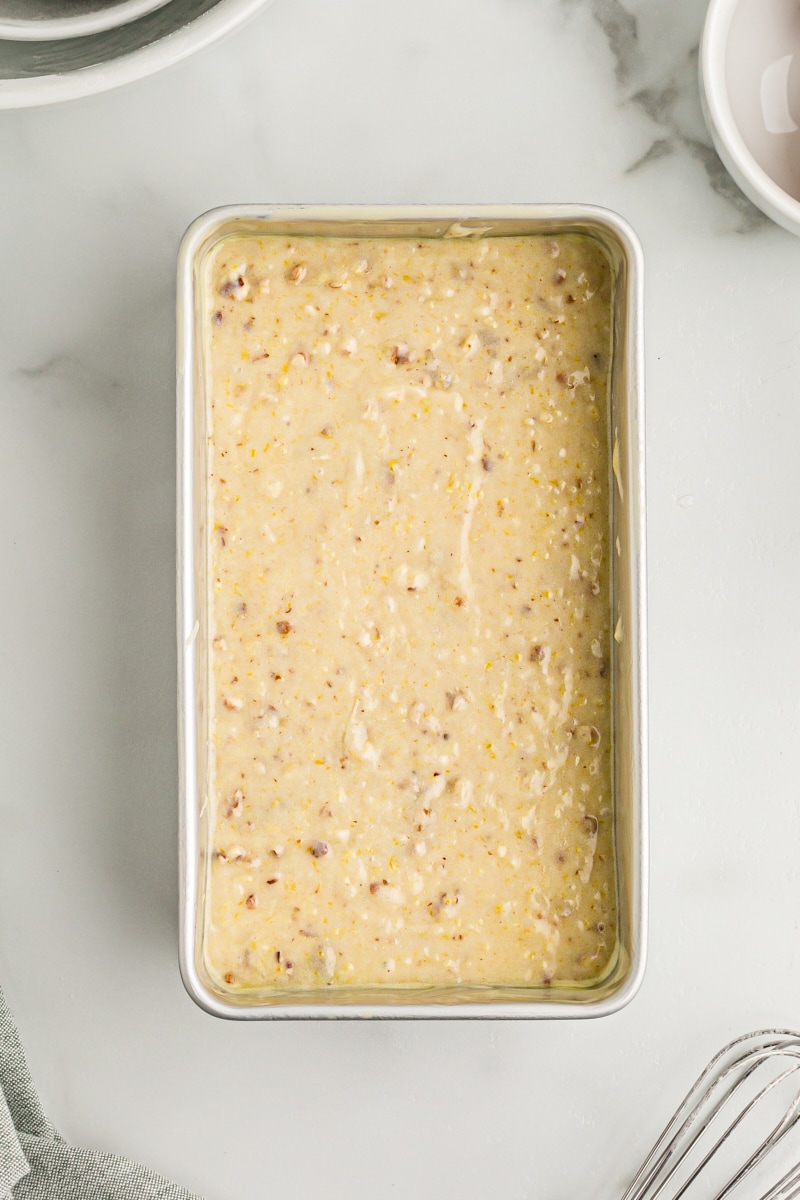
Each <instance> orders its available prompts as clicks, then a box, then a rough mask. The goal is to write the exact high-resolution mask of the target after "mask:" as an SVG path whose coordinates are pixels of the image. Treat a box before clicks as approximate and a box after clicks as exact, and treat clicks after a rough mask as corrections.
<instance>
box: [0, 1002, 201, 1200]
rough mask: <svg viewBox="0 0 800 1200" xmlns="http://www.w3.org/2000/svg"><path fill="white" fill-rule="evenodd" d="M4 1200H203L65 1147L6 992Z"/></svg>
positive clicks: (0, 1012) (142, 1170)
mask: <svg viewBox="0 0 800 1200" xmlns="http://www.w3.org/2000/svg"><path fill="white" fill-rule="evenodd" d="M0 1200H200V1198H199V1196H195V1195H194V1194H193V1193H192V1192H187V1191H186V1189H185V1188H182V1187H178V1186H177V1185H176V1184H174V1183H170V1181H169V1180H168V1179H164V1177H163V1175H156V1174H155V1173H154V1172H153V1171H150V1170H148V1168H147V1167H142V1166H139V1164H138V1163H134V1162H131V1161H130V1159H128V1158H121V1157H120V1156H119V1155H117V1154H102V1153H100V1151H98V1150H81V1149H79V1147H77V1146H70V1145H69V1144H68V1143H67V1142H65V1141H64V1139H63V1138H62V1137H61V1135H60V1134H59V1133H58V1132H57V1131H56V1130H55V1129H54V1128H53V1126H52V1125H51V1123H50V1122H49V1121H48V1119H47V1117H46V1116H45V1115H44V1111H43V1109H42V1105H41V1103H40V1101H39V1097H38V1096H37V1094H36V1090H35V1088H34V1086H33V1082H32V1080H31V1077H30V1072H29V1071H28V1064H27V1063H26V1061H25V1052H24V1050H23V1049H22V1043H21V1042H20V1040H19V1033H18V1032H17V1027H16V1025H15V1024H14V1018H13V1017H12V1015H11V1013H10V1011H9V1009H8V1006H7V1005H6V1001H5V997H4V996H3V993H2V990H0Z"/></svg>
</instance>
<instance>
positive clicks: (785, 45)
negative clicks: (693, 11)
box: [700, 0, 800, 234]
mask: <svg viewBox="0 0 800 1200" xmlns="http://www.w3.org/2000/svg"><path fill="white" fill-rule="evenodd" d="M700 85H701V94H702V100H703V108H704V113H705V118H706V122H707V124H708V128H709V131H710V133H711V137H712V139H713V141H714V145H715V147H716V149H717V153H718V154H719V156H720V158H721V159H722V161H723V163H724V164H725V166H726V167H727V169H728V171H729V172H730V174H731V175H732V177H733V178H734V179H735V180H736V182H737V183H738V185H739V187H740V188H741V189H742V191H743V192H744V193H745V195H746V196H748V197H749V198H750V199H751V200H752V201H753V203H754V204H755V205H757V206H758V207H759V208H760V209H761V210H762V212H764V213H766V214H767V216H768V217H771V218H772V220H773V221H777V223H778V224H779V225H782V226H783V227H784V229H788V230H790V231H791V232H792V233H796V234H800V3H798V0H711V3H710V5H709V8H708V15H707V16H706V23H705V28H704V30H703V39H702V42H701V44H700Z"/></svg>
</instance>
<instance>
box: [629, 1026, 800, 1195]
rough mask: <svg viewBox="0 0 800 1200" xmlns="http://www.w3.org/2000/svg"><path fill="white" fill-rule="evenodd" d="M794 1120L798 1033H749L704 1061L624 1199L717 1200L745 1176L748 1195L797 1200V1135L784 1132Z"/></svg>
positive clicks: (799, 1086) (799, 1071)
mask: <svg viewBox="0 0 800 1200" xmlns="http://www.w3.org/2000/svg"><path fill="white" fill-rule="evenodd" d="M799 1121H800V1034H798V1033H792V1032H791V1031H789V1030H784V1029H766V1030H762V1031H761V1032H759V1033H748V1034H746V1035H745V1036H744V1037H740V1038H737V1039H736V1041H735V1042H731V1043H730V1045H728V1046H726V1047H725V1049H724V1050H721V1051H720V1052H719V1054H717V1055H716V1057H715V1058H713V1059H712V1060H711V1062H710V1063H709V1064H708V1066H707V1067H706V1069H705V1070H704V1071H703V1073H702V1075H701V1076H700V1078H699V1079H698V1080H697V1082H696V1083H695V1085H694V1087H692V1089H691V1091H690V1092H689V1094H688V1095H687V1097H686V1099H685V1100H684V1101H683V1103H682V1105H681V1106H680V1108H679V1109H678V1111H677V1112H676V1113H675V1116H674V1117H673V1118H672V1120H671V1121H670V1122H669V1124H668V1125H667V1127H666V1129H665V1130H664V1132H663V1133H662V1134H661V1137H660V1138H659V1139H658V1141H657V1142H656V1144H655V1146H654V1147H653V1149H652V1150H651V1152H650V1154H649V1155H648V1156H647V1158H646V1159H645V1161H644V1163H643V1164H642V1166H641V1168H640V1169H639V1173H638V1174H637V1176H636V1178H635V1179H634V1181H633V1183H631V1185H630V1187H629V1188H628V1190H627V1191H626V1192H625V1195H624V1197H623V1200H657V1197H661V1198H663V1200H679V1198H680V1197H682V1196H685V1195H687V1193H689V1194H690V1195H691V1197H696V1196H708V1197H713V1200H722V1198H723V1197H725V1196H728V1195H729V1194H730V1193H731V1192H732V1191H733V1189H734V1188H736V1187H738V1186H739V1185H740V1184H741V1183H742V1182H743V1181H744V1180H745V1179H747V1178H748V1177H749V1176H752V1178H751V1185H750V1186H749V1187H748V1189H747V1193H746V1194H747V1197H748V1200H750V1198H751V1197H759V1200H794V1198H795V1197H800V1138H789V1137H788V1136H787V1135H789V1134H790V1133H791V1132H792V1130H794V1129H795V1126H796V1125H797V1124H798V1122H799ZM779 1147H780V1150H779V1149H778V1148H779ZM767 1160H769V1161H767ZM690 1189H691V1192H690ZM742 1195H744V1193H742Z"/></svg>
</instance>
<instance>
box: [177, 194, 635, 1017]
mask: <svg viewBox="0 0 800 1200" xmlns="http://www.w3.org/2000/svg"><path fill="white" fill-rule="evenodd" d="M566 233H573V234H584V235H587V236H589V237H593V238H596V239H597V240H598V241H599V242H600V243H601V244H602V246H603V247H604V248H605V251H606V253H607V255H608V257H609V260H610V262H611V267H612V276H613V284H614V288H613V300H612V304H613V314H612V365H611V374H610V389H611V413H610V421H611V431H610V432H611V437H610V443H611V445H612V446H613V447H614V456H613V457H614V462H613V478H612V463H609V480H610V484H609V486H610V487H611V488H612V504H611V522H612V528H611V545H612V547H614V546H616V552H613V551H612V561H613V578H612V588H611V593H612V604H613V610H614V611H613V617H612V620H613V624H614V625H615V626H616V629H617V637H616V638H615V640H614V641H613V662H612V703H613V729H614V746H613V778H614V810H615V850H616V870H617V888H618V904H619V928H618V949H617V953H616V954H615V956H614V958H613V959H612V962H611V964H610V966H609V969H608V970H607V972H606V973H605V975H604V976H603V978H601V979H599V980H597V981H594V982H592V983H591V984H590V985H582V986H580V987H579V986H569V985H558V986H552V987H542V986H538V987H531V986H528V987H507V986H503V987H492V986H482V987H466V986H463V985H454V986H451V987H439V988H429V987H426V988H397V987H395V988H392V987H389V986H380V987H374V988H371V989H363V988H362V989H355V988H352V989H343V988H337V989H316V990H314V991H306V992H295V993H284V992H270V993H259V994H258V995H257V997H255V998H254V997H252V996H248V995H247V994H242V995H241V996H236V997H232V996H230V995H229V994H227V993H224V992H221V991H220V990H219V989H218V988H217V987H216V985H215V984H214V981H213V980H212V979H211V978H210V976H209V974H208V972H207V970H206V969H205V966H204V963H203V960H202V933H203V923H204V920H205V884H206V878H207V868H208V847H209V832H210V831H209V808H210V806H209V804H208V803H207V767H208V745H209V730H208V721H209V710H208V703H207V697H208V679H209V673H208V636H207V629H208V604H207V553H206V475H207V472H206V447H207V424H208V421H207V414H208V397H207V396H206V389H205V345H204V339H203V330H204V328H205V327H206V326H205V313H204V303H205V302H204V282H205V264H206V261H207V256H208V254H209V252H210V251H211V250H212V249H213V247H214V246H215V245H216V244H217V243H218V242H219V241H220V240H221V239H222V238H226V237H229V236H230V235H232V234H244V235H268V234H284V235H290V236H293V237H299V236H303V235H316V236H329V237H330V236H341V237H370V238H376V237H391V238H404V237H409V238H419V237H425V238H431V237H442V236H444V235H445V234H449V235H450V236H453V235H454V234H456V235H458V236H478V235H480V236H486V237H502V236H524V235H533V234H551V235H552V234H566ZM177 359H178V362H177V387H178V422H177V431H178V489H177V520H178V542H177V545H178V550H177V554H178V560H177V592H178V631H177V632H178V745H179V759H180V887H181V906H180V966H181V973H182V976H183V980H184V983H185V985H186V988H187V990H188V992H189V994H190V995H191V996H192V998H193V999H194V1000H195V1001H196V1002H197V1003H198V1004H199V1005H200V1006H201V1007H202V1008H204V1009H205V1010H206V1011H207V1012H209V1013H212V1014H214V1015H216V1016H221V1017H232V1018H236V1019H240V1020H242V1019H244V1020H254V1019H255V1020H258V1019H262V1020H263V1019H265V1018H276V1017H282V1018H287V1017H290V1018H309V1017H337V1018H340V1017H384V1018H385V1017H405V1018H425V1017H442V1018H454V1017H459V1018H464V1017H494V1018H509V1017H517V1018H519V1017H524V1018H543V1017H550V1018H552V1017H559V1018H561V1017H593V1016H603V1015H606V1014H608V1013H612V1012H614V1011H616V1010H617V1009H619V1008H621V1007H622V1006H623V1005H625V1004H627V1003H628V1001H629V1000H630V999H631V998H632V997H633V996H634V994H635V993H636V991H637V989H638V987H639V985H640V983H641V980H642V976H643V972H644V964H645V948H646V933H647V744H646V735H647V704H646V702H647V687H646V621H645V584H646V572H645V519H644V505H645V489H644V399H643V379H642V373H643V372H642V263H641V249H640V246H639V243H638V241H637V239H636V236H635V235H634V234H633V232H632V231H631V229H630V228H629V226H628V225H627V224H626V222H625V221H623V220H622V219H621V218H620V217H618V216H617V215H615V214H614V213H611V212H608V211H606V210H604V209H600V208H594V207H591V206H588V205H498V206H478V207H464V206H457V205H453V206H434V205H431V206H415V207H394V206H387V207H375V206H362V205H353V206H305V205H292V206H276V207H270V206H268V205H263V206H261V205H241V206H236V207H230V208H223V209H217V210H215V211H213V212H210V213H207V214H206V215H205V216H202V217H200V218H198V220H196V221H195V222H194V223H193V224H192V225H191V226H190V228H189V229H188V231H187V233H186V235H185V236H184V239H183V242H182V244H181V248H180V256H179V262H178V346H177Z"/></svg>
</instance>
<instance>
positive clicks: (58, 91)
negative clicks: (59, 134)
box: [0, 0, 274, 109]
mask: <svg viewBox="0 0 800 1200" xmlns="http://www.w3.org/2000/svg"><path fill="white" fill-rule="evenodd" d="M272 3H274V0H219V3H218V4H217V5H216V6H215V7H214V8H211V9H209V10H208V11H207V12H204V13H201V15H200V16H199V17H196V18H195V19H194V20H190V21H188V22H187V24H186V25H184V26H182V27H181V28H180V29H176V30H174V32H172V33H169V34H166V35H165V36H164V37H162V38H159V39H158V41H155V42H152V43H151V44H149V45H147V46H140V47H139V48H138V49H137V50H133V51H131V53H130V54H122V55H120V56H119V58H115V59H112V60H111V61H110V62H105V63H95V64H93V65H92V66H90V67H80V68H78V69H77V70H75V71H68V72H65V73H64V74H52V75H38V76H35V77H33V76H31V77H26V78H24V79H0V109H11V108H35V107H37V106H41V105H47V104H58V103H61V102H63V101H66V100H78V99H81V98H82V97H85V96H93V95H96V94H97V93H98V92H105V91H110V90H111V89H112V88H117V87H122V86H124V85H125V84H128V83H134V82H135V81H136V80H137V79H144V78H145V77H146V76H148V75H153V74H155V73H156V72H157V71H161V70H163V69H164V68H165V67H169V66H173V65H174V64H175V63H178V62H181V61H182V60H183V59H185V58H188V57H189V55H190V54H194V53H195V52H196V51H197V50H202V49H203V48H204V47H205V46H210V45H211V44H212V43H213V42H216V41H218V40H219V39H220V38H221V37H223V36H225V35H226V34H228V33H232V32H233V30H234V29H237V28H238V27H239V26H240V25H242V24H243V23H244V22H245V21H247V20H249V19H250V18H251V17H254V16H255V15H256V13H257V12H259V11H260V10H261V9H262V8H267V7H268V6H269V5H270V4H272Z"/></svg>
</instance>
